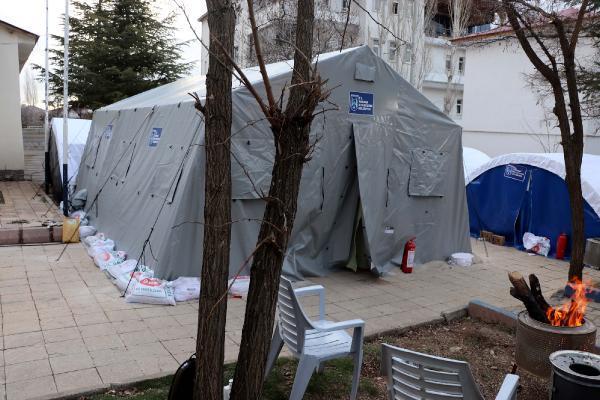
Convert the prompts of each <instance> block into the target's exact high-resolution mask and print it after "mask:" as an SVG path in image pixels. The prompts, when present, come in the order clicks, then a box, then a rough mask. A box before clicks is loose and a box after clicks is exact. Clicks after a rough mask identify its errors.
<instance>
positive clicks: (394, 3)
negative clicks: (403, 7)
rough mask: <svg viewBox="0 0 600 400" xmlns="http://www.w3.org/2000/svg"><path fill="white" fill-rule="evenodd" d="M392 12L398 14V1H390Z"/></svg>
mask: <svg viewBox="0 0 600 400" xmlns="http://www.w3.org/2000/svg"><path fill="white" fill-rule="evenodd" d="M392 14H394V15H398V2H397V1H394V2H393V3H392Z"/></svg>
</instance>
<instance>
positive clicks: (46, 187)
mask: <svg viewBox="0 0 600 400" xmlns="http://www.w3.org/2000/svg"><path fill="white" fill-rule="evenodd" d="M48 1H49V0H46V61H45V69H44V103H46V107H45V108H46V113H45V115H44V191H45V192H46V194H48V193H49V190H50V153H49V151H48V145H49V141H50V127H49V126H48Z"/></svg>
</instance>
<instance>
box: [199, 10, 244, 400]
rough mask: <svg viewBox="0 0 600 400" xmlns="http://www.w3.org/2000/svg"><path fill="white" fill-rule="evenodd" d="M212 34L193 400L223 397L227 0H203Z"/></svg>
mask: <svg viewBox="0 0 600 400" xmlns="http://www.w3.org/2000/svg"><path fill="white" fill-rule="evenodd" d="M207 7H208V25H209V30H210V33H211V38H210V45H209V64H208V74H207V79H206V104H205V105H204V106H202V105H201V104H200V103H199V102H197V103H196V105H197V108H198V109H200V110H201V111H202V112H203V114H204V118H205V127H206V128H205V154H206V164H205V188H204V201H205V204H204V243H203V254H202V276H201V278H202V281H201V290H200V300H199V310H198V337H197V341H196V357H197V363H196V365H197V366H196V381H195V390H194V400H218V399H222V398H223V359H224V354H225V350H224V349H225V320H226V315H227V298H226V296H225V295H224V294H226V293H227V279H228V278H229V248H230V241H231V225H230V222H231V155H230V142H229V137H230V134H231V108H232V107H231V81H232V78H231V76H232V73H231V65H230V63H229V60H230V58H229V56H228V55H230V54H233V38H234V28H235V9H234V5H233V2H232V0H208V1H207Z"/></svg>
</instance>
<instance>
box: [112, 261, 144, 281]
mask: <svg viewBox="0 0 600 400" xmlns="http://www.w3.org/2000/svg"><path fill="white" fill-rule="evenodd" d="M136 265H138V261H137V260H134V259H129V260H125V261H123V262H122V263H119V264H115V265H111V266H110V267H108V268H107V269H106V272H108V274H109V275H110V277H111V278H113V279H117V278H118V277H119V276H121V275H123V274H127V273H132V272H133V270H134V269H135V267H136ZM140 266H142V267H145V266H144V265H140Z"/></svg>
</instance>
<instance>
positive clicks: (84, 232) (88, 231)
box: [79, 225, 96, 239]
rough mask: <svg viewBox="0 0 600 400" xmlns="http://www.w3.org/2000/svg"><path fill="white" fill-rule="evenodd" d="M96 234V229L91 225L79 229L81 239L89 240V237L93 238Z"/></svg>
mask: <svg viewBox="0 0 600 400" xmlns="http://www.w3.org/2000/svg"><path fill="white" fill-rule="evenodd" d="M94 234H96V228H94V227H93V226H91V225H88V226H80V227H79V237H80V238H81V239H84V238H87V237H88V236H92V235H94Z"/></svg>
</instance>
